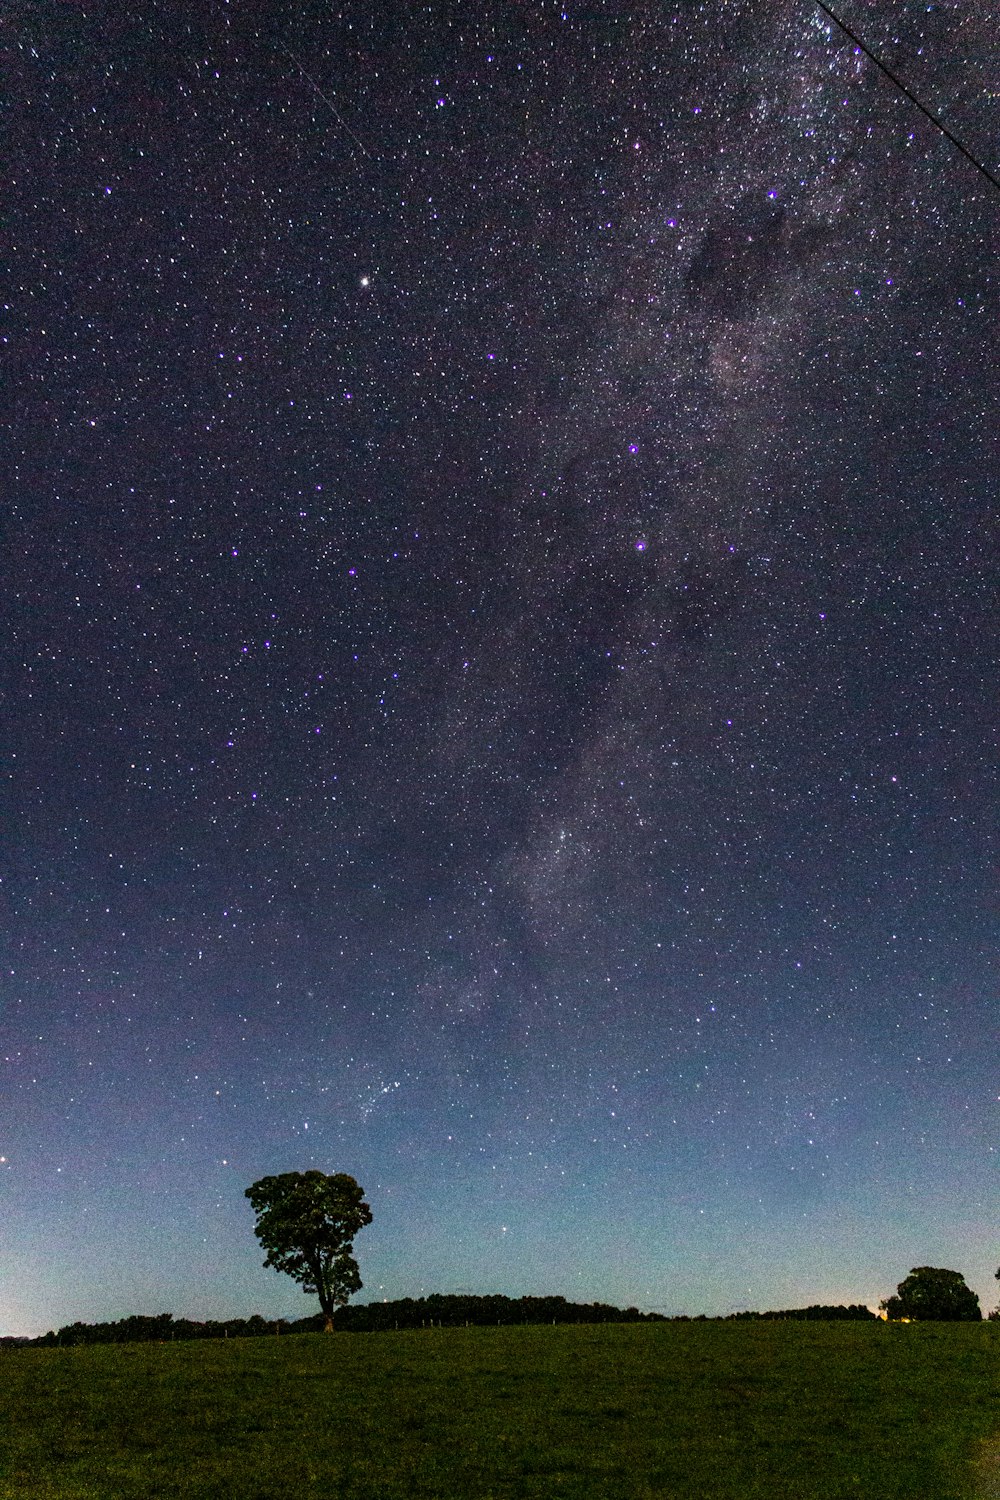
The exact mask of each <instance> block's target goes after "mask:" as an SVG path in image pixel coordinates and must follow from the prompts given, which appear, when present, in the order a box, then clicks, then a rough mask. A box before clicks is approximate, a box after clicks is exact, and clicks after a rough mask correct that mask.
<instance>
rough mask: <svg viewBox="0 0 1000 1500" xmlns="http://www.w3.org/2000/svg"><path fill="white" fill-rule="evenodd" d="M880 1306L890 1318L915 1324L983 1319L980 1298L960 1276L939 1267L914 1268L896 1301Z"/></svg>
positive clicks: (903, 1283) (901, 1286)
mask: <svg viewBox="0 0 1000 1500" xmlns="http://www.w3.org/2000/svg"><path fill="white" fill-rule="evenodd" d="M880 1305H881V1306H882V1307H884V1308H885V1311H886V1314H887V1315H888V1316H889V1317H890V1318H910V1319H911V1320H912V1321H914V1322H918V1323H923V1322H937V1323H978V1322H979V1321H980V1319H981V1318H982V1316H983V1314H982V1310H981V1308H980V1306H979V1298H978V1297H977V1295H976V1293H975V1292H974V1291H973V1290H972V1288H971V1287H968V1286H966V1284H965V1277H964V1276H963V1275H962V1273H961V1272H960V1271H948V1270H945V1269H944V1267H942V1266H914V1268H913V1270H912V1271H911V1272H910V1274H909V1276H907V1277H906V1278H905V1279H904V1280H903V1281H901V1282H900V1283H899V1285H898V1287H897V1288H896V1295H895V1297H888V1298H886V1300H885V1301H884V1302H883V1303H881V1304H880Z"/></svg>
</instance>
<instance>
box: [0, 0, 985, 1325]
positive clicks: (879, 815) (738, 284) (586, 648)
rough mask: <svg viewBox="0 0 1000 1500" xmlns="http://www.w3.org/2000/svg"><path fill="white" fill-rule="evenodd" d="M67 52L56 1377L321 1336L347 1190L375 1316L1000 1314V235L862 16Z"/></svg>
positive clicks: (939, 46) (981, 83) (15, 1236)
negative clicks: (270, 1246)
mask: <svg viewBox="0 0 1000 1500" xmlns="http://www.w3.org/2000/svg"><path fill="white" fill-rule="evenodd" d="M847 19H848V20H849V21H851V22H852V24H857V25H858V26H859V27H861V28H863V29H864V28H867V30H866V40H867V41H868V42H869V43H870V44H871V46H872V47H874V48H875V50H876V51H877V52H879V53H880V55H883V56H884V57H885V59H886V61H887V62H888V63H889V64H890V65H891V66H892V67H893V69H894V70H895V71H897V72H898V73H899V74H900V76H901V77H903V78H904V79H905V80H906V82H907V85H908V86H909V87H911V88H912V89H913V90H914V91H915V92H916V93H917V94H918V95H920V97H921V98H923V99H924V100H925V102H926V103H927V104H928V107H930V108H931V109H933V110H934V111H935V112H937V113H939V114H941V115H942V117H943V118H945V119H946V120H947V122H948V124H949V128H950V129H952V131H953V132H954V133H955V134H957V135H958V136H959V137H960V138H961V139H962V140H963V141H964V142H965V143H966V144H967V145H968V146H969V148H970V149H971V150H973V152H974V153H975V152H977V151H978V152H979V153H980V154H985V159H986V161H987V165H990V161H989V157H988V148H989V143H990V142H991V141H994V140H995V138H996V124H997V121H996V107H997V106H996V99H995V90H992V84H993V81H994V80H995V76H996V63H997V44H996V38H995V37H994V36H993V35H992V32H991V29H990V26H989V24H988V22H989V18H988V17H987V18H986V19H983V18H981V17H978V16H975V15H972V14H971V13H964V12H963V11H962V10H960V8H958V7H956V6H953V5H947V4H946V5H935V6H928V5H926V4H923V3H920V4H917V3H914V0H892V3H891V4H889V5H887V6H886V7H884V8H883V9H880V11H879V14H878V15H877V16H876V15H868V14H866V15H864V16H861V17H858V16H856V15H855V16H853V17H847ZM869 32H870V35H868V33H869ZM10 33H11V39H12V45H11V58H12V61H13V64H14V67H13V78H14V84H13V87H12V90H11V93H12V99H13V104H12V107H11V112H10V115H9V126H8V136H9V140H10V142H11V147H12V157H13V161H14V168H15V177H16V183H17V187H16V193H15V196H14V203H13V209H12V215H11V218H12V222H13V227H14V235H13V239H14V254H13V259H12V270H13V275H12V276H11V278H10V285H11V287H12V288H13V290H12V292H11V295H10V299H9V302H10V305H9V307H8V310H7V330H6V336H7V340H8V341H7V344H6V345H5V351H6V354H7V360H8V365H9V368H10V370H11V381H10V388H11V390H12V391H13V394H14V399H13V401H12V402H11V403H10V405H9V410H8V417H7V419H6V422H7V426H6V427H5V434H6V451H7V452H8V453H9V454H10V455H11V456H12V462H11V464H10V465H9V466H8V472H7V474H6V475H5V477H4V479H3V481H2V483H3V485H4V487H5V495H4V504H3V507H2V509H3V514H4V515H5V516H6V517H7V518H8V527H7V546H6V549H5V552H6V581H7V591H6V605H7V608H6V611H5V630H4V633H3V637H2V645H0V652H2V674H3V681H4V684H5V688H6V697H7V701H8V703H9V704H10V705H11V707H10V709H9V711H8V715H7V728H8V735H7V740H8V745H7V749H6V752H5V765H6V781H5V785H6V796H5V799H4V808H5V811H4V827H3V844H4V856H3V865H4V867H3V872H2V875H3V892H4V897H5V906H4V917H3V921H2V922H0V942H2V950H0V961H2V970H0V972H2V974H3V985H2V992H0V1040H2V1046H0V1059H2V1067H3V1071H2V1073H0V1216H2V1224H3V1231H2V1237H0V1333H15V1334H18V1333H39V1332H44V1331H45V1330H46V1329H47V1328H49V1327H54V1326H58V1325H59V1324H63V1323H66V1322H70V1321H72V1320H74V1319H76V1318H82V1319H85V1320H93V1319H103V1318H114V1317H118V1316H124V1315H126V1314H128V1313H130V1312H137V1311H150V1312H151V1311H161V1310H163V1311H165V1310H170V1311H173V1312H174V1313H176V1314H177V1315H187V1316H194V1317H211V1316H220V1317H221V1316H239V1315H247V1314H250V1313H252V1312H256V1311H260V1312H265V1313H271V1314H281V1315H284V1316H302V1315H304V1314H305V1313H306V1312H308V1311H309V1310H310V1307H311V1303H310V1302H309V1301H307V1299H306V1298H304V1297H303V1296H302V1294H301V1293H300V1292H299V1291H298V1289H297V1288H296V1287H295V1286H293V1285H292V1284H291V1283H290V1282H287V1283H286V1282H285V1281H284V1279H282V1278H279V1277H277V1276H276V1275H275V1274H274V1273H272V1272H265V1271H263V1269H262V1268H261V1267H260V1259H261V1256H260V1253H259V1251H258V1248H257V1245H256V1241H255V1240H254V1239H253V1236H252V1232H251V1228H252V1215H251V1213H250V1210H249V1207H248V1205H247V1204H246V1201H245V1199H244V1197H243V1190H244V1188H245V1187H246V1186H247V1185H248V1184H249V1183H251V1182H252V1181H254V1180H255V1179H256V1178H258V1177H261V1176H264V1175H267V1174H270V1173H273V1172H280V1171H288V1170H297V1169H306V1168H309V1167H319V1168H320V1169H322V1170H324V1171H332V1172H336V1171H346V1172H350V1173H352V1174H353V1175H355V1176H356V1177H357V1178H358V1180H359V1181H360V1182H361V1183H362V1185H363V1186H364V1188H365V1189H366V1191H367V1194H368V1196H369V1200H370V1202H371V1204H372V1207H373V1211H374V1214H375V1219H374V1223H373V1225H372V1226H371V1227H370V1228H369V1229H367V1230H365V1231H364V1232H363V1234H362V1235H361V1236H359V1239H358V1243H357V1251H358V1255H359V1259H360V1262H361V1270H362V1276H363V1279H364V1282H365V1288H364V1291H363V1292H362V1294H361V1297H362V1300H367V1299H368V1298H370V1297H377V1296H383V1295H384V1296H387V1297H396V1296H404V1295H418V1294H420V1293H424V1292H430V1291H453V1290H457V1289H458V1288H460V1287H461V1288H468V1289H473V1290H477V1291H483V1292H486V1291H498V1292H506V1293H508V1294H510V1295H521V1294H525V1293H532V1294H542V1293H561V1294H563V1295H565V1296H567V1297H569V1298H572V1299H575V1300H592V1299H595V1298H597V1299H601V1300H606V1301H610V1302H615V1303H619V1304H622V1305H625V1304H636V1305H639V1306H641V1307H649V1308H653V1307H655V1308H658V1309H662V1310H666V1311H675V1312H682V1311H686V1312H690V1313H697V1312H705V1313H709V1314H717V1313H725V1312H729V1311H733V1310H735V1309H737V1308H740V1307H747V1306H749V1307H761V1308H763V1307H766V1306H772V1307H773V1306H794V1305H804V1304H807V1303H810V1302H817V1301H841V1300H844V1301H863V1302H869V1303H872V1302H877V1301H878V1299H879V1298H880V1297H883V1296H885V1295H887V1294H889V1293H890V1292H891V1291H893V1290H894V1288H895V1286H896V1283H897V1282H898V1281H899V1280H900V1279H902V1277H903V1276H904V1275H905V1274H906V1272H907V1271H908V1270H909V1269H910V1267H911V1266H915V1265H919V1264H939V1265H944V1266H949V1267H952V1268H954V1269H957V1270H961V1271H962V1272H963V1273H964V1274H965V1275H966V1277H967V1279H968V1281H969V1283H970V1285H972V1286H973V1287H974V1288H975V1290H976V1291H977V1292H978V1293H979V1295H980V1298H981V1300H982V1302H983V1307H984V1311H986V1310H987V1309H988V1308H990V1307H992V1306H993V1305H995V1303H996V1302H997V1300H998V1296H1000V1293H998V1289H997V1284H996V1282H995V1281H994V1280H993V1272H994V1270H995V1269H996V1267H997V1265H998V1263H1000V1240H998V1237H997V1215H996V1203H997V1156H998V1152H997V1144H998V1140H1000V1131H998V1128H997V1102H998V1087H997V1084H998V1073H997V1066H996V1059H997V1055H998V1048H997V1041H998V1024H997V1023H998V1005H997V997H996V975H995V959H994V955H995V952H996V936H997V924H996V914H997V887H996V856H995V835H996V806H997V799H996V779H995V769H996V756H995V747H994V746H993V745H992V744H991V728H992V726H993V724H994V723H995V719H996V714H995V677H996V628H995V615H996V586H997V571H996V564H995V547H994V545H993V542H992V534H993V532H995V510H996V474H997V460H998V452H997V434H998V432H1000V409H998V406H1000V381H998V378H997V362H996V347H995V328H996V326H997V277H996V264H995V246H996V236H997V228H998V219H1000V192H997V190H996V189H994V188H993V187H992V186H991V185H990V183H989V182H988V181H987V180H986V178H985V177H983V176H982V175H981V174H979V173H977V172H976V170H975V168H974V167H973V166H972V165H971V164H970V163H969V162H968V161H967V160H965V159H964V158H962V157H961V156H960V155H959V154H958V153H956V152H955V150H954V149H953V147H952V146H950V145H949V143H948V142H947V141H946V140H944V139H943V138H942V137H941V135H940V134H939V133H938V132H937V131H935V130H934V129H933V127H932V126H931V125H930V124H929V123H928V122H927V121H926V120H925V119H924V118H923V117H922V116H921V115H920V113H919V111H917V110H915V109H914V107H913V105H912V104H911V103H910V102H909V101H907V100H906V99H905V98H903V97H902V96H901V95H900V94H899V93H898V91H896V90H894V89H893V88H892V86H891V85H890V84H889V83H888V81H887V80H886V79H885V78H884V77H883V76H882V75H880V74H879V73H878V71H877V70H876V69H875V68H874V67H873V65H872V64H871V63H870V62H869V61H867V60H866V59H865V57H864V56H863V55H862V54H861V53H860V52H859V51H858V50H857V49H856V48H854V47H853V46H852V45H851V44H850V42H848V41H847V40H846V39H845V38H844V37H843V35H842V34H839V33H838V31H837V28H836V27H835V26H834V25H833V23H832V22H831V21H829V19H828V18H827V17H826V16H824V14H823V13H822V11H820V10H819V9H818V8H817V7H815V6H811V5H808V4H800V3H797V0H796V3H790V0H789V3H786V0H781V3H780V4H767V5H765V4H763V3H762V0H737V3H735V4H732V5H721V4H717V5H711V4H710V5H696V4H693V3H688V0H685V3H683V4H678V5H675V6H673V7H668V8H667V9H666V10H664V9H663V8H662V7H654V6H648V5H645V4H639V5H635V6H632V7H628V8H627V9H626V10H624V11H623V10H622V9H621V8H620V7H618V6H615V5H611V4H597V5H589V6H585V7H576V6H573V5H570V4H565V5H564V4H554V5H553V4H549V3H548V0H539V3H538V4H536V5H532V6H528V7H522V6H514V5H510V4H506V3H503V4H501V3H495V4H494V3H489V4H485V5H482V6H479V7H471V8H465V7H463V8H457V7H454V6H451V5H444V4H431V5H428V6H426V7H424V8H422V9H420V10H419V11H412V12H410V11H406V12H403V11H400V12H399V13H398V14H396V13H395V12H394V13H393V14H392V15H391V16H389V17H386V16H379V15H377V14H375V13H372V12H371V11H370V10H366V9H365V8H363V7H360V6H358V5H356V4H354V3H353V0H348V3H345V4H343V5H341V6H339V7H335V8H332V9H330V8H325V9H324V8H319V7H311V6H306V7H299V8H296V11H295V13H294V14H290V13H289V12H288V9H287V7H281V6H278V5H274V4H271V3H264V4H262V5H259V6H254V7H252V8H248V7H242V8H241V7H236V6H233V7H229V6H226V5H213V6H211V7H197V6H196V7H180V8H179V9H175V10H173V11H171V13H170V15H167V14H166V13H164V14H160V13H159V12H151V13H149V14H145V13H143V14H137V15H131V14H129V15H126V14H123V13H119V12H118V11H117V10H116V9H115V8H114V7H112V6H111V5H109V4H107V3H106V0H95V3H94V4H93V5H92V6H90V7H88V8H87V9H83V8H81V7H80V6H78V5H73V4H62V3H58V0H17V3H16V4H15V6H14V9H13V11H12V15H11V18H10ZM991 170H993V171H995V170H996V163H992V165H991Z"/></svg>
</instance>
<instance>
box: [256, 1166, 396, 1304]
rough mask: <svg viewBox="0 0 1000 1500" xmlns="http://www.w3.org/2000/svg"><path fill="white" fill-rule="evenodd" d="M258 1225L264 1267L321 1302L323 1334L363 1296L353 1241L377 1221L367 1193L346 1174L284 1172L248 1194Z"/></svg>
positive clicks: (268, 1179) (263, 1178) (257, 1232)
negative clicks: (338, 1314) (282, 1274)
mask: <svg viewBox="0 0 1000 1500" xmlns="http://www.w3.org/2000/svg"><path fill="white" fill-rule="evenodd" d="M246 1196H247V1197H248V1198H249V1199H250V1203H251V1206H252V1207H253V1211H254V1213H255V1214H256V1215H257V1223H256V1224H255V1225H254V1231H253V1232H254V1234H255V1235H256V1236H257V1238H258V1239H259V1240H260V1243H261V1245H262V1246H263V1247H264V1249H265V1250H266V1251H267V1259H266V1260H265V1261H264V1264H265V1266H273V1267H274V1269H275V1270H276V1271H284V1272H285V1273H286V1275H288V1276H291V1277H292V1279H293V1280H295V1281H300V1282H301V1283H302V1290H303V1291H304V1292H306V1293H308V1294H309V1295H313V1294H315V1295H316V1296H317V1297H319V1305H320V1307H321V1308H322V1309H323V1317H324V1319H325V1322H324V1325H323V1327H324V1332H326V1333H332V1332H333V1314H334V1311H335V1309H336V1308H338V1307H343V1306H344V1304H345V1303H346V1302H347V1299H348V1297H350V1296H351V1294H352V1293H353V1292H357V1291H360V1290H361V1277H360V1276H359V1274H358V1263H357V1261H356V1260H355V1259H354V1256H353V1255H352V1254H351V1251H352V1250H353V1249H354V1236H355V1235H356V1234H357V1232H358V1230H359V1229H363V1228H364V1226H365V1225H366V1224H370V1223H371V1221H372V1211H371V1209H370V1208H369V1206H368V1204H367V1203H366V1202H365V1197H364V1189H363V1188H361V1187H359V1186H358V1184H357V1183H356V1182H355V1180H354V1178H353V1177H348V1176H347V1174H346V1173H344V1172H336V1173H334V1174H333V1176H329V1177H328V1176H327V1174H326V1173H325V1172H283V1173H282V1174H281V1176H280V1177H262V1178H261V1179H260V1181H259V1182H255V1183H254V1184H253V1186H252V1187H248V1188H247V1190H246Z"/></svg>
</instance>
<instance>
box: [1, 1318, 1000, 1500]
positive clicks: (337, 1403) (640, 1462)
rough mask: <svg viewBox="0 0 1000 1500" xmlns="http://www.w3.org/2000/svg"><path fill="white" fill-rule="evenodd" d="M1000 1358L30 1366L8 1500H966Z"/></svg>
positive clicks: (84, 1353) (496, 1343)
mask: <svg viewBox="0 0 1000 1500" xmlns="http://www.w3.org/2000/svg"><path fill="white" fill-rule="evenodd" d="M998 1355H1000V1325H998V1324H986V1323H981V1324H946V1323H939V1324H924V1325H919V1326H918V1325H915V1324H910V1325H895V1326H885V1325H872V1324H865V1323H839V1324H838V1323H827V1324H815V1323H813V1324H809V1323H758V1324H746V1323H700V1324H699V1323H686V1324H685V1323H660V1324H640V1325H617V1326H615V1325H610V1326H609V1325H604V1326H586V1327H580V1326H577V1327H571V1326H562V1327H519V1328H504V1329H501V1328H496V1329H493V1328H468V1329H445V1330H438V1329H434V1330H430V1329H428V1330H426V1331H423V1330H421V1331H419V1332H418V1331H412V1332H406V1333H396V1334H368V1335H365V1334H342V1335H334V1336H333V1337H329V1336H327V1337H324V1336H323V1335H322V1334H305V1335H297V1336H289V1337H283V1338H279V1339H244V1340H235V1339H233V1340H228V1341H225V1342H219V1341H211V1342H202V1343H177V1344H160V1345H152V1344H132V1345H118V1346H107V1345H106V1346H98V1347H89V1348H76V1349H25V1350H20V1351H14V1352H11V1353H9V1354H5V1355H3V1356H2V1359H0V1391H2V1404H3V1418H4V1420H3V1422H2V1423H0V1496H3V1497H4V1500H6V1497H10V1496H17V1497H31V1500H36V1497H37V1500H45V1497H56V1496H58V1497H70V1496H73V1497H84V1496H86V1497H93V1500H115V1497H119V1496H122V1497H124V1496H129V1497H131V1496H136V1497H138V1496H142V1497H146V1496H188V1497H195V1496H203V1497H206V1500H208V1497H229V1496H232V1497H234V1500H235V1497H239V1500H277V1497H285V1496H288V1497H292V1496H324V1497H329V1500H334V1497H336V1500H362V1497H364V1500H397V1497H403V1496H407V1497H409V1496H438V1497H446V1500H462V1497H466V1496H468V1497H476V1500H488V1497H491V1500H501V1497H503V1500H508V1497H510V1500H513V1497H518V1496H531V1497H546V1500H547V1497H551V1496H570V1497H602V1500H603V1497H607V1500H639V1497H650V1500H651V1497H654V1496H655V1497H657V1500H665V1497H672V1496H677V1497H684V1500H702V1497H704V1500H753V1497H760V1500H765V1497H766V1500H841V1497H847V1496H851V1497H854V1496H861V1497H865V1500H902V1497H907V1500H952V1497H954V1500H959V1497H962V1500H965V1497H969V1496H974V1495H976V1494H977V1493H982V1492H983V1491H982V1490H981V1489H977V1480H976V1477H975V1474H974V1470H973V1466H972V1460H973V1458H974V1457H975V1455H976V1453H977V1451H978V1450H979V1448H980V1445H981V1444H982V1442H983V1440H984V1439H986V1438H987V1437H991V1436H1000V1378H998V1374H1000V1372H998ZM979 1483H981V1481H979Z"/></svg>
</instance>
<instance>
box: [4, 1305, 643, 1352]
mask: <svg viewBox="0 0 1000 1500" xmlns="http://www.w3.org/2000/svg"><path fill="white" fill-rule="evenodd" d="M661 1321H663V1319H662V1318H661V1316H660V1314H659V1313H642V1312H640V1311H639V1310H638V1308H635V1307H627V1308H624V1309H623V1308H620V1307H611V1306H609V1305H608V1304H607V1303H605V1302H567V1301H566V1298H565V1297H503V1296H493V1297H489V1296H487V1297H477V1296H442V1295H437V1294H435V1295H432V1296H430V1297H417V1298H413V1297H403V1298H402V1299H400V1300H399V1301H397V1302H371V1303H368V1304H367V1305H366V1306H360V1307H347V1308H344V1309H342V1311H341V1313H340V1315H339V1317H338V1319H337V1327H338V1329H339V1330H340V1331H341V1332H352V1333H376V1332H381V1331H384V1330H386V1329H397V1328H462V1327H464V1326H465V1325H466V1324H477V1325H483V1324H493V1325H496V1324H501V1325H504V1326H507V1325H511V1324H516V1323H639V1322H661ZM323 1325H324V1318H323V1315H322V1313H317V1314H316V1315H315V1316H313V1317H309V1318H297V1319H294V1320H292V1321H289V1320H288V1319H286V1318H277V1319H274V1318H272V1319H268V1318H262V1317H259V1316H257V1315H255V1316H254V1317H252V1318H228V1319H225V1320H224V1321H215V1320H212V1321H209V1322H205V1323H196V1322H193V1321H192V1320H191V1319H189V1318H175V1317H174V1316H173V1315H172V1314H171V1313H159V1314H157V1315H155V1316H141V1315H140V1316H134V1317H131V1318H122V1319H121V1320H120V1321H119V1322H117V1323H70V1324H67V1326H66V1327H65V1328H60V1329H59V1330H58V1332H53V1333H46V1334H44V1335H43V1336H42V1337H41V1338H38V1339H21V1340H18V1341H17V1343H18V1345H19V1346H24V1345H27V1344H41V1345H50V1346H51V1345H61V1346H63V1347H66V1346H68V1345H72V1344H133V1343H169V1342H171V1341H172V1340H175V1339H222V1338H262V1337H265V1336H268V1335H269V1336H270V1337H271V1338H273V1337H274V1336H275V1335H276V1334H283V1333H314V1332H319V1331H320V1330H321V1329H322V1328H323ZM11 1342H13V1341H11Z"/></svg>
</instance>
